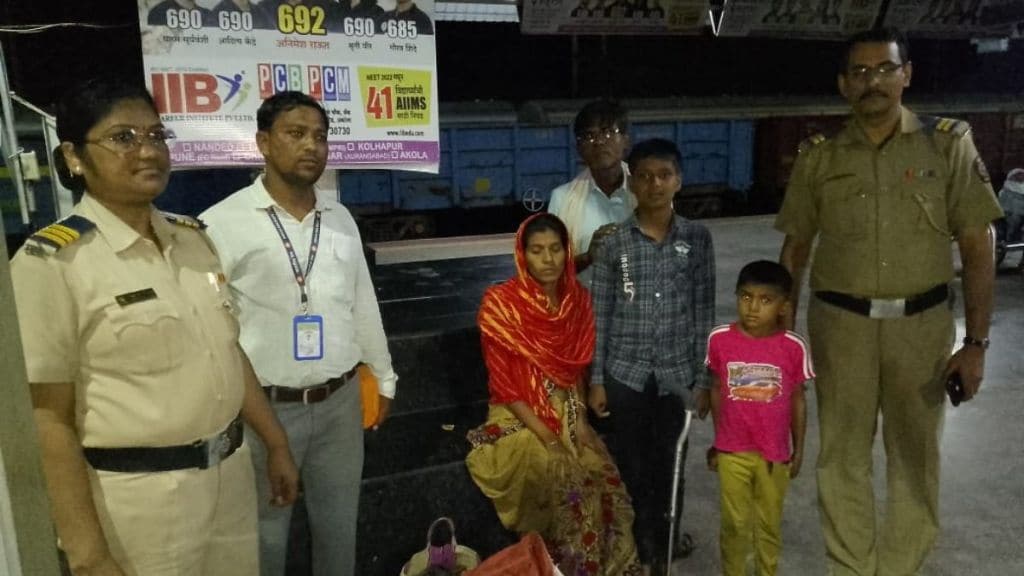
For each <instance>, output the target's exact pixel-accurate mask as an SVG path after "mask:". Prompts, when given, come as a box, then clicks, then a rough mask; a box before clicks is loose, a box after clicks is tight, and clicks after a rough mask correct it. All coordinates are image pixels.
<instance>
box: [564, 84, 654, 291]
mask: <svg viewBox="0 0 1024 576" xmlns="http://www.w3.org/2000/svg"><path fill="white" fill-rule="evenodd" d="M572 130H573V133H574V134H575V136H576V151H577V152H579V155H580V158H581V159H582V160H583V163H584V164H585V165H586V166H587V168H586V169H585V170H583V172H580V174H579V175H578V176H576V178H574V179H573V180H571V181H569V182H567V183H565V184H562V185H561V186H559V187H558V188H555V189H554V190H552V191H551V200H550V201H549V202H548V212H549V213H551V214H554V215H555V216H558V217H559V218H560V219H561V220H562V221H563V222H565V226H566V228H568V229H569V238H570V240H571V241H572V251H573V255H574V258H573V262H575V264H576V273H577V278H578V279H579V281H580V282H581V283H582V284H583V285H584V286H586V287H587V289H590V283H591V274H592V271H591V270H590V263H591V262H593V260H594V258H595V257H596V256H597V251H598V250H599V249H600V247H601V242H602V241H603V240H604V238H605V237H607V236H608V235H609V234H611V233H612V232H614V231H615V226H616V224H618V223H619V222H622V221H623V220H625V219H626V218H629V216H630V215H632V214H633V210H634V209H635V208H636V197H634V196H633V193H632V192H630V191H629V186H628V183H627V180H628V178H629V169H628V168H627V167H626V164H625V162H623V161H622V160H623V158H624V157H625V154H626V149H628V148H629V120H628V118H627V116H626V109H625V108H623V107H622V106H620V105H619V104H618V103H616V102H612V101H610V100H595V101H593V102H590V103H588V104H587V105H585V106H584V107H583V108H582V109H580V111H579V113H578V114H577V115H576V119H575V120H574V121H573V125H572Z"/></svg>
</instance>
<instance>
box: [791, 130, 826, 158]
mask: <svg viewBox="0 0 1024 576" xmlns="http://www.w3.org/2000/svg"><path fill="white" fill-rule="evenodd" d="M826 140H828V137H827V136H825V135H824V134H822V133H820V132H819V133H817V134H814V135H813V136H810V137H808V138H804V141H803V142H801V143H800V146H798V147H797V150H799V151H800V153H801V154H802V153H804V152H806V151H808V150H810V149H811V148H814V147H815V146H818V145H819V144H822V143H823V142H825V141H826Z"/></svg>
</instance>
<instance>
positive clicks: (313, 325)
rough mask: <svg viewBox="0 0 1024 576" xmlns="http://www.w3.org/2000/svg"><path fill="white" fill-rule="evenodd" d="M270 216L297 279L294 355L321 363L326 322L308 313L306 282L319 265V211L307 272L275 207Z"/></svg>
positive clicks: (307, 262)
mask: <svg viewBox="0 0 1024 576" xmlns="http://www.w3.org/2000/svg"><path fill="white" fill-rule="evenodd" d="M267 215H268V216H269V217H270V221H271V222H272V223H273V224H274V229H275V230H277V235H278V236H280V237H281V242H282V243H283V244H284V250H285V252H287V253H288V263H289V264H291V267H292V274H294V275H295V283H296V284H298V285H299V307H300V313H299V314H297V315H295V317H294V318H292V354H293V356H294V358H295V359H296V360H300V361H301V360H319V359H321V358H323V357H324V319H323V317H322V316H318V315H316V314H310V313H309V291H308V289H307V281H308V279H309V274H310V272H312V271H313V262H315V261H316V251H317V248H319V246H320V211H319V210H317V211H316V212H315V213H314V217H313V240H312V241H311V242H310V245H309V257H308V258H307V259H306V269H305V270H303V269H302V267H301V266H300V265H299V257H298V255H296V254H295V247H294V246H292V241H291V239H289V238H288V232H286V231H285V229H284V225H282V224H281V219H280V218H278V216H277V212H275V211H274V207H273V206H270V207H268V208H267Z"/></svg>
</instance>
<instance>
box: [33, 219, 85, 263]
mask: <svg viewBox="0 0 1024 576" xmlns="http://www.w3.org/2000/svg"><path fill="white" fill-rule="evenodd" d="M94 228H96V225H95V224H93V223H92V221H91V220H89V219H88V218H84V217H82V216H78V215H73V216H68V217H67V218H65V219H63V220H61V221H60V222H56V223H54V224H50V225H49V226H47V227H46V228H43V229H42V230H38V231H37V232H36V233H35V234H33V235H31V236H29V238H28V241H27V243H26V244H25V250H26V252H28V253H30V254H33V255H36V256H40V255H46V254H55V253H56V252H57V251H58V250H60V249H61V248H64V247H66V246H68V245H70V244H72V243H74V242H75V241H77V240H78V239H79V238H81V237H82V235H83V234H85V233H87V232H89V231H90V230H92V229H94Z"/></svg>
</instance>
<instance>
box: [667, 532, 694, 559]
mask: <svg viewBox="0 0 1024 576" xmlns="http://www.w3.org/2000/svg"><path fill="white" fill-rule="evenodd" d="M693 549H694V544H693V537H692V536H690V535H689V534H687V533H686V532H683V533H682V534H680V535H679V536H678V537H677V538H676V541H675V542H673V545H672V559H673V560H678V559H679V558H689V557H690V554H693Z"/></svg>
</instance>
